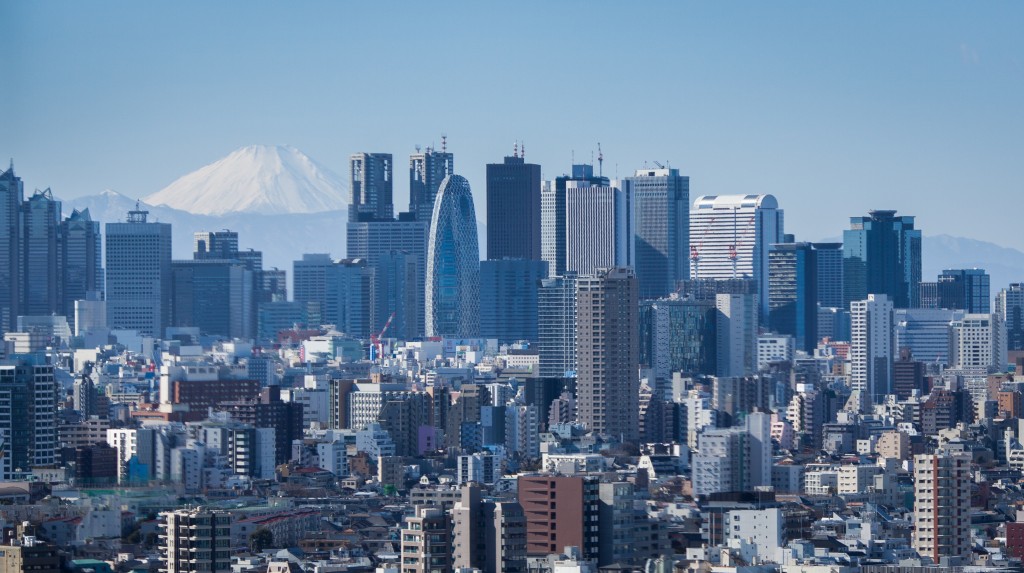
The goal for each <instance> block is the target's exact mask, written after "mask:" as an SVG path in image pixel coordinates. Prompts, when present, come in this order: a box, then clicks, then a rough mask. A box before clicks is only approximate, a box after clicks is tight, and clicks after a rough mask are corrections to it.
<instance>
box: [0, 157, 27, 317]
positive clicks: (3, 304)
mask: <svg viewBox="0 0 1024 573" xmlns="http://www.w3.org/2000/svg"><path fill="white" fill-rule="evenodd" d="M24 195H25V185H24V184H23V183H22V181H21V178H20V177H18V176H17V175H15V174H14V162H13V161H11V166H10V168H8V169H7V170H6V171H4V172H2V173H0V332H8V331H11V330H14V327H15V322H16V321H17V320H18V315H19V314H23V313H22V312H21V304H20V303H21V287H22V284H21V264H20V260H19V257H20V256H21V203H22V201H23V200H24Z"/></svg>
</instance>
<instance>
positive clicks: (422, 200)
mask: <svg viewBox="0 0 1024 573" xmlns="http://www.w3.org/2000/svg"><path fill="white" fill-rule="evenodd" d="M442 141H443V140H442ZM453 173H455V157H454V156H453V155H452V154H451V153H449V152H448V150H447V145H446V144H445V143H442V145H441V151H438V150H436V149H434V148H433V147H428V148H426V149H425V150H423V151H420V149H419V148H417V149H416V153H413V154H412V155H410V156H409V212H410V213H412V216H413V217H414V218H415V219H416V220H418V221H425V222H426V223H427V224H428V225H429V224H430V219H431V216H432V215H433V213H434V199H435V198H436V197H437V192H438V189H439V188H440V187H441V182H442V181H444V178H445V177H447V176H449V175H452V174H453Z"/></svg>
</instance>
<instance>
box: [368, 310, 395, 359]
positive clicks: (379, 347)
mask: <svg viewBox="0 0 1024 573" xmlns="http://www.w3.org/2000/svg"><path fill="white" fill-rule="evenodd" d="M394 319H395V313H393V312H392V313H391V316H389V317H388V321H387V322H385V323H384V328H382V329H380V333H378V334H371V335H370V349H371V351H372V350H376V353H375V356H373V357H372V358H371V361H373V362H375V363H378V364H379V363H380V362H383V355H384V343H383V342H381V339H382V338H384V334H385V333H386V332H387V331H388V327H389V326H391V321H392V320H394Z"/></svg>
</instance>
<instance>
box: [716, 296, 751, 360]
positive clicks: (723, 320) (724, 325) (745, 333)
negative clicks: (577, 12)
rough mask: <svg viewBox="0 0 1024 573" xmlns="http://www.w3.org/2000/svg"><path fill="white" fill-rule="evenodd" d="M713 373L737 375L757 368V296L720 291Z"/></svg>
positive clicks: (717, 298) (717, 304)
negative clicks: (715, 362)
mask: <svg viewBox="0 0 1024 573" xmlns="http://www.w3.org/2000/svg"><path fill="white" fill-rule="evenodd" d="M715 307H716V309H717V311H718V316H717V320H718V324H717V325H716V331H717V341H716V342H717V353H718V356H717V358H718V365H717V370H716V374H717V375H718V376H723V377H735V378H740V377H743V376H748V375H750V374H753V373H754V372H755V371H756V370H757V317H758V305H757V298H756V296H755V295H751V294H719V295H716V297H715Z"/></svg>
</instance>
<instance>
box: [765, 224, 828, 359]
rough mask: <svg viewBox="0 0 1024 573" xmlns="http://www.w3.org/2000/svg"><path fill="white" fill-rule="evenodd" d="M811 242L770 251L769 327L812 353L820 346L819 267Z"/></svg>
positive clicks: (773, 246)
mask: <svg viewBox="0 0 1024 573" xmlns="http://www.w3.org/2000/svg"><path fill="white" fill-rule="evenodd" d="M815 255H816V253H815V251H814V247H813V246H812V245H811V244H810V243H777V244H774V245H772V246H771V250H769V251H768V324H769V327H770V328H771V329H772V330H773V331H775V332H777V333H779V334H788V335H790V336H792V337H793V338H795V339H796V347H797V348H798V349H800V350H803V351H805V352H813V351H814V347H815V346H817V344H818V302H817V301H818V265H817V257H816V256H815Z"/></svg>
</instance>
